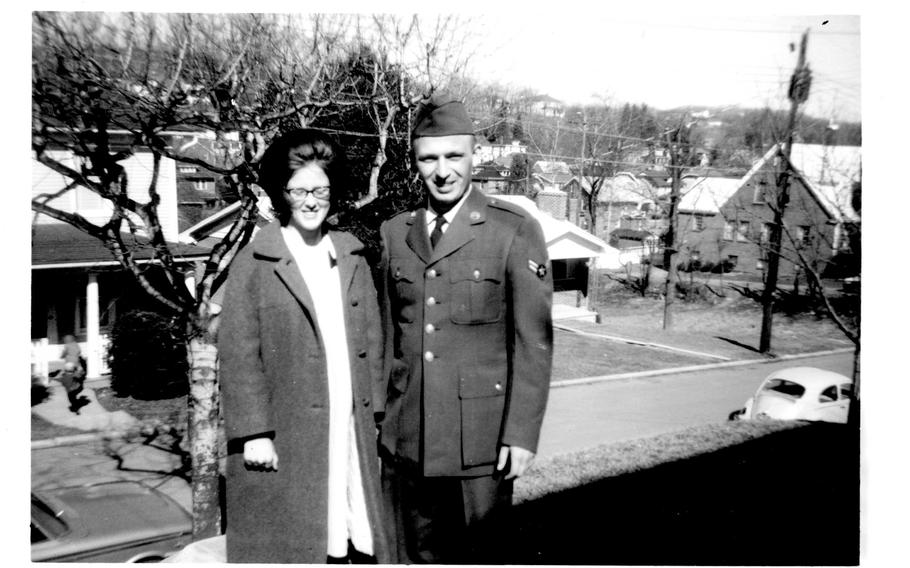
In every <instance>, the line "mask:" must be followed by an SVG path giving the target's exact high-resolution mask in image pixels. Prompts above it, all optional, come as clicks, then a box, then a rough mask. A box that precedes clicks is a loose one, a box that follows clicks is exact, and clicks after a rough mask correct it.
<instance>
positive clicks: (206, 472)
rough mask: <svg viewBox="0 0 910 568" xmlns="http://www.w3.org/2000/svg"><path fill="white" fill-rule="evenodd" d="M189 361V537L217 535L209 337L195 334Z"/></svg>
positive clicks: (214, 387) (213, 364)
mask: <svg viewBox="0 0 910 568" xmlns="http://www.w3.org/2000/svg"><path fill="white" fill-rule="evenodd" d="M187 353H188V357H189V363H190V397H189V421H190V424H189V426H190V428H189V430H190V455H191V457H192V460H193V540H200V539H203V538H208V537H212V536H216V535H219V534H221V504H220V503H221V502H220V494H219V485H220V484H219V459H218V449H219V444H218V405H219V397H218V394H219V391H218V350H217V348H216V347H215V345H214V343H213V340H212V338H211V336H208V335H201V336H195V337H194V338H193V339H191V340H190V342H189V345H188V349H187Z"/></svg>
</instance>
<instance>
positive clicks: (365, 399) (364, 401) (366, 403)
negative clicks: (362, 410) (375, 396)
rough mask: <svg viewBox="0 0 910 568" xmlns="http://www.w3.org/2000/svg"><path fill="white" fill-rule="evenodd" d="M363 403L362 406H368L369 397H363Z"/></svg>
mask: <svg viewBox="0 0 910 568" xmlns="http://www.w3.org/2000/svg"><path fill="white" fill-rule="evenodd" d="M363 405H364V406H370V399H368V398H364V399H363Z"/></svg>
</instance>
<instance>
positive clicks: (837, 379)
mask: <svg viewBox="0 0 910 568" xmlns="http://www.w3.org/2000/svg"><path fill="white" fill-rule="evenodd" d="M769 379H784V380H787V381H791V382H794V383H799V384H801V385H803V386H804V387H806V388H812V389H822V388H824V387H827V386H829V385H832V384H837V385H841V384H844V383H850V384H853V379H852V378H850V377H848V376H846V375H842V374H840V373H835V372H834V371H828V370H825V369H819V368H817V367H788V368H786V369H780V370H779V371H774V372H773V373H771V374H770V375H768V376H767V378H766V379H765V380H769Z"/></svg>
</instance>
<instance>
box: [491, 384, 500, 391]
mask: <svg viewBox="0 0 910 568" xmlns="http://www.w3.org/2000/svg"><path fill="white" fill-rule="evenodd" d="M493 388H494V389H496V390H498V391H501V390H502V383H496V386H495V387H493Z"/></svg>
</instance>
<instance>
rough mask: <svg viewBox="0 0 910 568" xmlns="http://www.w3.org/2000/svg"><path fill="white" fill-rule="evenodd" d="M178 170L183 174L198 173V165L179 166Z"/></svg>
mask: <svg viewBox="0 0 910 568" xmlns="http://www.w3.org/2000/svg"><path fill="white" fill-rule="evenodd" d="M177 171H178V172H180V173H182V174H194V173H196V167H195V166H179V167H178V168H177Z"/></svg>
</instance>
